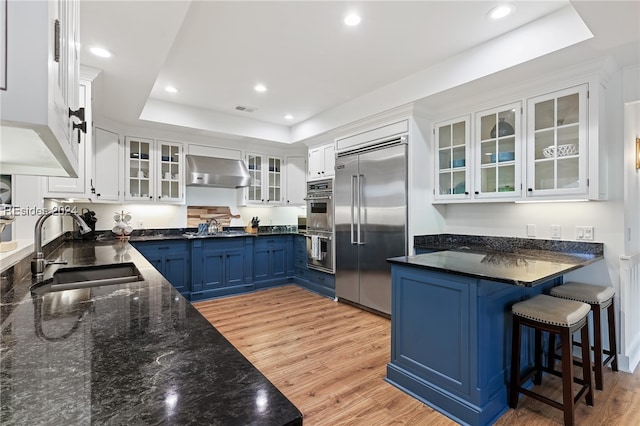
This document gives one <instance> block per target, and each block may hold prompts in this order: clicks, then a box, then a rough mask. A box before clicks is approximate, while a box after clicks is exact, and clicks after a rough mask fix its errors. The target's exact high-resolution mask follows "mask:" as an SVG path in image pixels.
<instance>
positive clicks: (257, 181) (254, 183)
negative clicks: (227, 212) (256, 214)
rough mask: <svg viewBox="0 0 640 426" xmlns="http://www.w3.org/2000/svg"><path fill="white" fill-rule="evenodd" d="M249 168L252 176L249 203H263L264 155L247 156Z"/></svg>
mask: <svg viewBox="0 0 640 426" xmlns="http://www.w3.org/2000/svg"><path fill="white" fill-rule="evenodd" d="M247 168H248V169H249V175H250V176H251V184H250V185H249V186H248V187H247V201H248V202H250V203H261V202H263V201H264V197H263V195H262V170H263V166H262V155H257V154H247Z"/></svg>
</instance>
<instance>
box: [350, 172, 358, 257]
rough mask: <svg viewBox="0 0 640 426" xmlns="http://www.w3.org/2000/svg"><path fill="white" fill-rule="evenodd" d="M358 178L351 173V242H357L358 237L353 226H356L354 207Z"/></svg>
mask: <svg viewBox="0 0 640 426" xmlns="http://www.w3.org/2000/svg"><path fill="white" fill-rule="evenodd" d="M357 179H358V177H357V176H356V175H351V223H350V225H351V244H355V243H356V239H355V238H354V237H353V228H354V223H355V214H354V209H355V198H356V197H355V195H354V193H355V191H356V183H357Z"/></svg>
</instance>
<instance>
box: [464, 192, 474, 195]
mask: <svg viewBox="0 0 640 426" xmlns="http://www.w3.org/2000/svg"><path fill="white" fill-rule="evenodd" d="M476 194H477V192H476ZM464 195H469V191H464Z"/></svg>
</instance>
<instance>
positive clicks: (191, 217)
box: [187, 206, 240, 228]
mask: <svg viewBox="0 0 640 426" xmlns="http://www.w3.org/2000/svg"><path fill="white" fill-rule="evenodd" d="M209 219H215V220H217V221H218V224H220V225H221V226H231V219H240V215H239V214H235V215H234V214H231V209H230V208H229V206H187V228H197V227H198V224H200V223H206V222H207V221H208V220H209Z"/></svg>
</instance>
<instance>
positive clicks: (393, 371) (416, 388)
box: [385, 363, 509, 425]
mask: <svg viewBox="0 0 640 426" xmlns="http://www.w3.org/2000/svg"><path fill="white" fill-rule="evenodd" d="M385 381H386V382H388V383H389V384H391V385H393V386H395V387H397V388H398V389H400V390H401V391H403V392H404V393H406V394H409V395H411V396H412V397H414V398H416V399H417V400H419V401H421V402H423V403H424V404H426V405H428V406H429V407H431V408H433V409H434V410H436V411H438V412H440V413H442V414H444V415H445V416H447V417H449V418H450V419H452V420H454V421H456V422H458V423H460V424H463V425H489V424H493V423H495V422H496V420H498V419H499V418H500V417H501V416H502V415H503V414H504V413H506V412H507V410H508V409H509V407H508V406H507V405H506V404H505V401H506V400H507V393H506V389H502V390H501V391H500V392H498V393H497V394H496V395H495V396H494V398H492V399H491V400H489V401H488V402H487V403H486V404H485V405H484V406H483V407H478V406H476V405H473V404H471V403H469V402H468V401H465V400H464V399H460V398H458V397H457V396H456V395H454V394H452V393H450V392H447V391H446V390H444V389H441V388H438V387H437V386H435V385H433V384H432V383H429V382H428V381H426V380H424V379H423V378H421V377H418V376H416V375H415V374H412V373H410V372H409V371H406V370H404V369H403V368H401V367H398V366H395V365H393V363H390V364H388V365H387V377H386V378H385Z"/></svg>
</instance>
